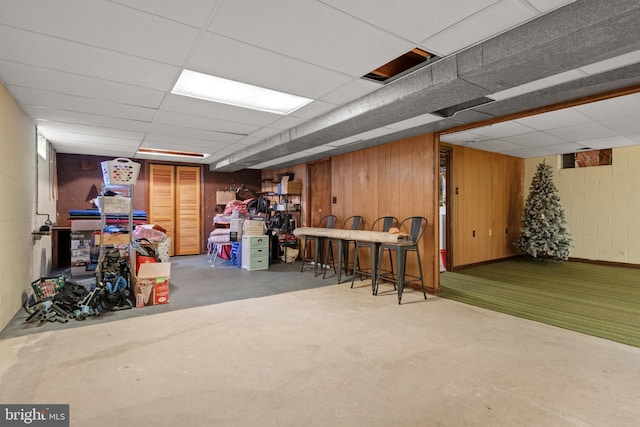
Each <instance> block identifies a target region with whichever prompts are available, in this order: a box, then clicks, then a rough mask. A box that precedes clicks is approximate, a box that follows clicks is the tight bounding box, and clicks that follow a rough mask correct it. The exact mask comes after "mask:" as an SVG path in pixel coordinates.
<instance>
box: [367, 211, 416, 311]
mask: <svg viewBox="0 0 640 427" xmlns="http://www.w3.org/2000/svg"><path fill="white" fill-rule="evenodd" d="M427 224H428V221H427V219H426V218H424V217H421V216H412V217H409V218H406V219H405V220H403V221H402V222H401V223H400V225H399V227H398V228H399V229H400V231H401V232H404V230H403V228H407V227H410V230H409V235H410V236H411V242H407V243H404V242H403V243H383V244H382V245H381V246H380V252H379V262H378V274H377V280H376V287H375V289H374V292H373V293H374V295H377V294H378V286H379V285H380V281H385V282H390V283H393V284H394V286H395V285H396V284H397V290H398V304H401V303H402V291H403V290H404V285H405V284H406V283H411V282H417V281H418V280H419V281H420V285H421V287H422V294H423V295H424V299H427V292H426V290H425V288H424V278H423V276H422V261H421V260H420V248H419V244H420V239H421V238H422V235H423V234H424V232H425V230H426V228H427ZM385 249H389V250H390V252H389V255H390V258H391V260H392V259H393V258H392V257H391V252H395V255H396V256H395V258H396V265H397V267H398V274H397V276H396V275H394V274H393V272H384V271H382V269H381V267H380V266H381V264H382V258H383V256H384V250H385ZM408 252H415V253H416V255H417V258H418V271H419V275H410V274H407V272H406V266H407V253H408Z"/></svg>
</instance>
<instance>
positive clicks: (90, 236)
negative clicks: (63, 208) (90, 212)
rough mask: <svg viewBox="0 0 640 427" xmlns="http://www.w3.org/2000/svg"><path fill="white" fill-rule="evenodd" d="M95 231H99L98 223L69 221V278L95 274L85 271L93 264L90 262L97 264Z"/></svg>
mask: <svg viewBox="0 0 640 427" xmlns="http://www.w3.org/2000/svg"><path fill="white" fill-rule="evenodd" d="M97 230H100V221H94V220H75V221H71V277H83V276H91V275H93V274H95V271H94V270H93V269H87V267H89V266H90V265H91V264H93V263H92V261H94V262H97V255H98V248H97V246H96V241H95V235H96V233H97ZM92 258H95V260H94V259H92Z"/></svg>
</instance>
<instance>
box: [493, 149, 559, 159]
mask: <svg viewBox="0 0 640 427" xmlns="http://www.w3.org/2000/svg"><path fill="white" fill-rule="evenodd" d="M505 154H507V155H509V156H514V157H521V158H523V159H529V158H532V157H543V156H551V155H556V154H558V153H556V150H555V149H554V147H535V148H521V149H520V150H514V151H509V152H507V153H505Z"/></svg>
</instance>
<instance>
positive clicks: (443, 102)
mask: <svg viewBox="0 0 640 427" xmlns="http://www.w3.org/2000/svg"><path fill="white" fill-rule="evenodd" d="M638 23H640V0H633V1H632V0H627V1H624V0H623V1H616V2H603V1H598V0H578V1H576V2H574V3H571V4H569V5H567V6H565V7H563V8H560V9H558V10H556V11H554V12H551V13H549V14H547V15H544V16H542V17H540V18H538V19H535V20H533V21H530V22H528V23H526V24H524V25H521V26H519V27H516V28H514V29H512V30H510V31H508V32H506V33H504V34H502V35H499V36H497V37H495V38H493V39H491V40H488V41H485V42H483V43H481V44H478V45H476V46H474V47H471V48H469V49H466V50H464V51H462V52H459V53H457V54H454V55H451V56H449V57H446V58H443V59H441V60H439V61H436V62H434V63H431V64H429V65H427V66H425V67H423V68H420V69H418V70H416V71H414V72H412V73H410V74H408V75H406V76H403V77H402V78H400V79H397V80H395V81H392V82H390V83H388V84H386V85H385V86H383V87H381V88H380V89H378V90H377V91H375V92H373V93H370V94H368V95H366V96H364V97H362V98H360V99H357V100H355V101H353V102H350V103H348V104H346V105H344V106H342V107H339V108H337V109H335V110H333V111H331V112H328V113H326V114H324V115H321V116H319V117H317V118H314V119H311V120H309V121H308V122H305V123H302V124H300V125H299V126H296V127H294V128H291V129H289V130H286V131H284V132H281V133H280V134H278V135H275V136H273V137H270V138H266V139H264V140H262V141H260V142H259V143H257V144H255V145H253V146H251V147H248V148H247V149H245V150H243V151H239V152H236V153H232V154H231V155H229V156H227V157H225V158H223V159H220V160H218V161H216V162H214V163H212V164H211V165H210V166H209V168H210V170H214V171H224V172H234V171H237V170H240V169H243V168H246V167H251V166H252V165H256V164H259V163H262V162H265V161H269V160H273V159H277V158H279V157H282V156H285V155H288V154H293V153H296V152H299V151H302V150H304V149H307V148H311V147H317V146H320V145H324V144H327V143H329V142H331V141H336V140H339V139H343V138H346V137H349V136H353V135H357V134H359V133H362V132H366V131H368V130H372V129H376V128H379V127H381V126H385V125H388V124H391V123H395V122H398V121H401V120H405V119H409V118H412V117H416V116H419V115H422V114H425V113H433V112H436V111H438V110H442V109H445V108H451V107H454V106H456V105H458V104H462V103H465V102H469V101H473V100H476V99H478V98H481V97H483V96H486V95H489V94H491V93H494V92H498V91H501V90H504V89H509V88H511V87H515V86H519V85H522V84H524V83H528V82H531V81H535V80H538V79H541V78H544V77H547V76H550V75H553V74H557V73H560V72H563V71H568V70H571V69H574V68H577V67H581V66H584V65H587V64H591V63H594V62H597V61H600V60H604V59H608V58H611V57H614V56H618V55H621V54H624V53H627V52H631V51H634V50H638V49H640V25H638ZM627 71H628V72H629V73H631V72H632V70H627ZM607 74H609V77H610V78H615V79H617V81H618V83H616V82H615V81H612V80H609V82H608V83H606V82H602V81H601V82H599V83H598V84H596V85H595V86H594V85H593V83H594V82H595V81H596V80H597V79H596V78H594V77H595V76H592V77H588V78H586V79H582V80H579V81H576V82H573V83H572V85H573V89H571V84H569V85H568V86H567V88H566V90H564V91H560V92H556V94H557V96H556V97H555V99H557V101H556V102H561V101H563V100H567V99H572V98H566V97H569V96H572V95H574V94H575V95H579V94H582V95H581V96H583V95H584V94H587V93H590V94H593V93H594V92H593V89H594V88H597V89H602V90H605V88H606V87H614V86H619V87H622V86H620V85H623V84H633V83H632V82H633V81H634V77H632V76H628V75H627V76H622V75H614V74H610V73H607ZM581 88H582V89H581ZM549 92H550V93H553V91H552V90H551V91H549ZM560 97H565V98H564V99H558V98H560ZM532 99H534V97H533V96H529V97H526V96H523V97H517V98H515V99H512V100H505V101H501V102H496V103H491V104H487V105H481V106H478V107H471V108H469V110H467V111H463V112H459V113H457V114H456V115H455V116H454V117H453V118H452V120H444V121H441V123H440V125H438V126H436V125H426V126H424V127H418V128H415V129H411V130H406V131H402V132H399V133H397V134H393V135H385V136H384V137H380V138H374V139H373V140H371V141H363V142H361V143H358V144H351V145H349V146H346V147H339V148H337V149H336V150H334V151H331V152H325V153H322V154H314V155H312V156H309V157H308V158H305V159H296V160H295V162H286V163H283V164H287V165H289V164H299V163H301V162H305V161H308V160H309V159H316V158H322V157H327V156H329V155H334V154H339V153H344V152H349V151H355V150H359V149H362V148H365V147H368V146H373V145H379V144H381V143H386V142H389V141H392V140H394V139H398V137H400V136H401V135H407V136H412V135H416V134H417V133H415V132H418V131H424V130H425V129H435V128H438V129H439V130H446V128H445V129H443V128H442V126H443V125H446V126H449V128H450V127H454V126H457V125H460V124H463V123H473V122H474V121H480V120H486V119H487V118H490V117H500V116H501V115H506V114H511V113H513V112H517V111H524V110H526V109H530V108H535V107H532V105H537V104H544V105H550V104H549V103H548V102H552V101H553V100H554V97H553V96H552V95H546V97H543V98H540V99H539V100H538V101H532ZM500 105H502V106H500ZM537 106H543V105H537ZM423 133H424V132H423ZM390 138H394V139H390ZM345 150H348V151H345Z"/></svg>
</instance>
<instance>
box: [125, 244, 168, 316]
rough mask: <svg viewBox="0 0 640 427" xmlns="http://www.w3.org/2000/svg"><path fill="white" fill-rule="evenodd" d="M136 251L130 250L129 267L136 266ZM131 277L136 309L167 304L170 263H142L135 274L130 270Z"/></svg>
mask: <svg viewBox="0 0 640 427" xmlns="http://www.w3.org/2000/svg"><path fill="white" fill-rule="evenodd" d="M136 255H137V254H136V251H135V250H134V249H132V250H131V265H132V266H135V265H136ZM131 270H132V271H131V276H132V277H133V293H134V295H135V299H136V307H145V306H148V305H158V304H166V303H168V302H169V276H170V275H171V263H170V262H154V263H142V264H140V269H139V270H138V273H137V274H136V273H135V272H134V270H135V269H134V268H132V269H131Z"/></svg>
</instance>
